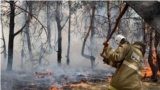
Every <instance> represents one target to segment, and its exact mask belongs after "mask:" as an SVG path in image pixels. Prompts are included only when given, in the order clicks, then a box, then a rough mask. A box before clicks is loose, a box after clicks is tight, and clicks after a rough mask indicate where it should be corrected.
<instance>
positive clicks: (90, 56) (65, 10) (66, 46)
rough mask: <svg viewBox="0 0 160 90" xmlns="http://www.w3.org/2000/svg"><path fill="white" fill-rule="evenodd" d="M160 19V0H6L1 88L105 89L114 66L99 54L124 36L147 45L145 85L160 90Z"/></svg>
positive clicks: (1, 35)
mask: <svg viewBox="0 0 160 90" xmlns="http://www.w3.org/2000/svg"><path fill="white" fill-rule="evenodd" d="M151 7H152V8H151ZM142 10H143V11H142ZM159 21H160V2H159V1H123V0H122V1H121V0H120V1H118V0H117V1H28V0H27V1H25V0H24V1H20V0H17V1H16V0H11V1H6V0H2V1H1V24H0V28H1V31H0V42H1V44H0V48H1V49H0V54H1V55H0V56H1V89H2V90H107V87H108V85H109V83H110V81H111V79H112V76H113V74H114V72H115V68H114V67H111V66H109V65H107V64H104V62H103V57H101V56H100V53H101V52H102V50H103V48H104V46H103V42H104V41H105V40H108V41H109V42H110V45H111V46H112V47H113V48H114V49H116V48H117V47H118V45H117V44H116V43H115V41H114V39H115V36H116V35H118V34H122V35H124V36H125V37H126V39H127V40H128V42H129V43H130V44H133V43H134V42H135V41H141V42H143V43H144V44H145V45H146V46H145V55H144V70H143V71H142V75H141V80H142V83H143V86H144V87H143V88H144V89H146V90H159V89H160V83H159V82H160V80H159V76H160V27H159V26H160V23H159ZM8 85H9V86H8ZM152 86H154V87H152ZM97 88H98V89H97Z"/></svg>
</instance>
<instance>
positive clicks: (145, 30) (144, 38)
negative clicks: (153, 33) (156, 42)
mask: <svg viewBox="0 0 160 90" xmlns="http://www.w3.org/2000/svg"><path fill="white" fill-rule="evenodd" d="M143 30H144V35H143V42H144V44H145V45H147V23H146V22H145V21H144V29H143ZM145 51H146V46H145Z"/></svg>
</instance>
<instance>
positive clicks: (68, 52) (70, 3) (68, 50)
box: [67, 1, 72, 65]
mask: <svg viewBox="0 0 160 90" xmlns="http://www.w3.org/2000/svg"><path fill="white" fill-rule="evenodd" d="M68 5H69V25H68V49H67V65H69V62H70V58H69V54H70V30H71V5H72V1H68Z"/></svg>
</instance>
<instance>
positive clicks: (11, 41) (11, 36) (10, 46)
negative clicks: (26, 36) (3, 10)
mask: <svg viewBox="0 0 160 90" xmlns="http://www.w3.org/2000/svg"><path fill="white" fill-rule="evenodd" d="M13 3H14V1H10V24H9V42H8V63H7V71H11V70H12V63H13V46H14V16H15V5H13Z"/></svg>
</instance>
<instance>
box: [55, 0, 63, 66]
mask: <svg viewBox="0 0 160 90" xmlns="http://www.w3.org/2000/svg"><path fill="white" fill-rule="evenodd" d="M60 4H61V1H57V8H56V22H57V27H58V52H57V57H58V58H57V61H58V66H60V65H61V54H62V27H61V24H60Z"/></svg>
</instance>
